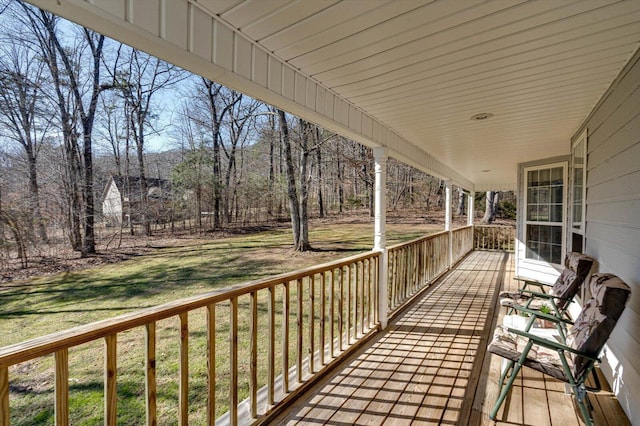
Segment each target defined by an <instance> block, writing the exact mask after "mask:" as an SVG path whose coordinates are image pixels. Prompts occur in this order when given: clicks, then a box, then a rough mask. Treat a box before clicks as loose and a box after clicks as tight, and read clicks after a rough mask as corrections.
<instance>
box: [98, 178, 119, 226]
mask: <svg viewBox="0 0 640 426" xmlns="http://www.w3.org/2000/svg"><path fill="white" fill-rule="evenodd" d="M102 214H103V215H104V216H105V218H108V219H109V220H112V221H115V222H116V223H120V222H121V221H122V200H121V199H120V191H118V188H117V187H116V185H115V183H114V181H113V179H110V180H109V187H108V188H107V190H106V191H105V195H104V201H103V203H102Z"/></svg>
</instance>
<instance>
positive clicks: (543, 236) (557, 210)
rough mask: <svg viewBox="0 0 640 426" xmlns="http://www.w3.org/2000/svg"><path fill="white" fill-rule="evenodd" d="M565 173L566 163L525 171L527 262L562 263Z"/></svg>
mask: <svg viewBox="0 0 640 426" xmlns="http://www.w3.org/2000/svg"><path fill="white" fill-rule="evenodd" d="M565 173H566V172H565V166H564V165H562V164H553V165H546V166H542V167H531V168H527V169H525V179H526V183H525V184H526V189H527V190H526V200H525V202H526V206H527V207H526V221H525V224H526V231H525V239H526V258H527V259H532V260H540V261H544V262H548V263H555V264H561V263H562V255H563V253H562V252H563V244H562V241H563V237H562V236H563V232H562V224H563V220H564V198H565V194H564V183H565V181H566V177H565Z"/></svg>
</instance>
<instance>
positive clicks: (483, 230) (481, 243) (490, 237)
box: [473, 225, 516, 252]
mask: <svg viewBox="0 0 640 426" xmlns="http://www.w3.org/2000/svg"><path fill="white" fill-rule="evenodd" d="M473 234H474V236H473V241H474V244H473V249H474V250H495V251H511V252H513V251H515V247H516V229H515V228H514V227H513V226H506V225H476V226H474V227H473Z"/></svg>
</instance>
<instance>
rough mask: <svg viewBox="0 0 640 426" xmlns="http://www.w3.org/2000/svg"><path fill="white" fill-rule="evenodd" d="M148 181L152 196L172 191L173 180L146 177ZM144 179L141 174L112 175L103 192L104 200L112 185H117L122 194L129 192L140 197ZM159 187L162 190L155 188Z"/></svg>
mask: <svg viewBox="0 0 640 426" xmlns="http://www.w3.org/2000/svg"><path fill="white" fill-rule="evenodd" d="M146 181H147V193H148V194H149V196H150V197H155V198H160V197H164V198H166V196H167V195H168V194H169V193H170V192H171V182H169V181H168V180H166V179H158V178H146ZM141 184H142V179H141V178H140V176H120V175H116V176H111V177H110V178H109V180H108V181H107V184H106V185H105V188H104V191H103V193H102V200H104V199H105V197H106V195H107V192H108V191H109V188H110V187H111V185H115V186H116V188H117V189H118V191H119V192H120V193H121V194H127V192H128V193H129V197H130V198H133V199H135V198H140V194H141ZM155 188H159V189H160V190H161V191H160V192H158V191H157V190H154V189H155Z"/></svg>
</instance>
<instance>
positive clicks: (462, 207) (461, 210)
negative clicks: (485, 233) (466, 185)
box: [456, 189, 467, 216]
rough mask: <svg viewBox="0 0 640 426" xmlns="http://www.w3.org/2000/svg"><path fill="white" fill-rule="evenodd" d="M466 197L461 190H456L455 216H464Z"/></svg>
mask: <svg viewBox="0 0 640 426" xmlns="http://www.w3.org/2000/svg"><path fill="white" fill-rule="evenodd" d="M466 198H467V197H466V196H465V193H464V191H463V190H462V189H458V210H457V211H456V214H457V215H458V216H464V215H465V212H466V203H465V200H466Z"/></svg>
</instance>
